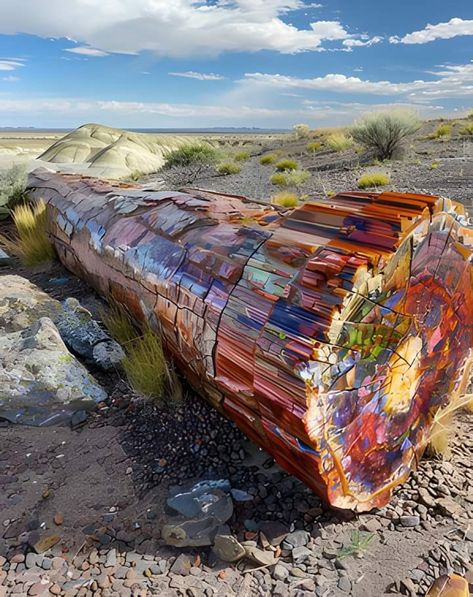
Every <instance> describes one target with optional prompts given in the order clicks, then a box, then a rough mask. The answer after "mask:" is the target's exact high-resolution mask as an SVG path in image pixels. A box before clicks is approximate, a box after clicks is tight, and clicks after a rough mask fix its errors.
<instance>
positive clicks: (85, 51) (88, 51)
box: [65, 46, 108, 56]
mask: <svg viewBox="0 0 473 597" xmlns="http://www.w3.org/2000/svg"><path fill="white" fill-rule="evenodd" d="M65 52H72V53H73V54H80V55H82V56H108V52H104V51H103V50H98V49H97V48H87V47H82V46H79V47H77V48H66V49H65Z"/></svg>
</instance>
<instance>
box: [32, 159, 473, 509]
mask: <svg viewBox="0 0 473 597" xmlns="http://www.w3.org/2000/svg"><path fill="white" fill-rule="evenodd" d="M29 187H30V192H31V194H32V196H33V197H35V198H37V199H39V198H43V199H44V200H45V201H46V202H47V207H48V212H49V220H50V235H51V238H52V240H53V242H54V244H55V246H56V250H57V253H58V255H59V258H60V259H61V261H62V262H63V263H64V264H65V266H66V267H68V268H69V269H70V270H71V271H73V272H74V273H76V274H77V275H79V276H81V277H82V278H84V279H85V280H87V281H88V282H89V283H90V284H91V285H92V286H94V287H95V288H96V289H97V290H98V291H99V292H100V293H101V294H102V295H104V296H105V297H107V298H108V299H110V300H113V301H116V302H118V303H121V304H123V305H124V306H126V308H127V309H128V310H129V312H130V313H131V314H133V316H134V317H135V318H136V319H138V320H146V321H149V322H150V323H151V324H152V325H154V326H155V328H156V330H157V331H158V330H159V332H160V333H161V335H162V338H163V340H164V342H165V345H166V347H167V350H168V351H169V353H170V354H171V355H172V357H173V359H174V360H175V362H176V363H177V365H178V366H179V367H180V369H181V371H182V373H183V374H184V375H185V377H186V378H187V380H188V381H189V382H190V383H191V384H192V386H193V387H194V388H195V389H196V390H197V391H198V392H199V393H201V394H202V395H203V396H205V397H206V398H207V399H208V400H209V401H210V402H211V403H212V404H213V405H214V406H215V407H216V408H218V409H219V410H220V411H221V412H222V413H224V414H225V415H226V416H227V417H229V418H230V419H232V420H233V421H235V422H236V424H237V425H238V426H239V427H240V428H241V429H242V430H243V431H244V432H245V433H246V434H247V435H248V436H249V437H250V438H251V439H252V440H254V441H255V442H257V443H258V444H259V445H260V446H262V447H263V448H264V449H265V450H267V451H268V452H269V453H270V454H271V455H272V456H273V457H274V458H275V459H276V461H278V462H279V464H280V465H281V466H282V467H283V468H285V469H286V470H287V471H289V472H290V473H292V474H294V475H296V476H297V477H299V478H300V479H302V480H303V481H304V482H305V483H306V484H307V485H308V486H309V487H311V488H312V489H313V490H314V491H316V492H317V493H318V494H320V495H321V496H322V497H323V498H324V499H326V500H327V501H328V502H329V503H330V504H332V505H333V506H334V507H338V508H350V509H354V510H358V511H364V510H369V509H371V508H373V507H381V506H383V505H384V504H386V503H387V501H388V500H389V497H390V493H391V490H392V488H393V487H395V486H396V485H398V484H399V483H402V482H403V481H405V480H406V478H407V477H408V475H409V472H410V470H411V469H412V468H413V467H415V466H416V464H417V462H418V461H419V458H420V457H421V455H422V452H423V450H424V448H425V446H426V444H427V442H428V440H429V433H430V429H431V426H432V422H433V420H434V417H435V416H436V414H438V413H439V412H441V410H442V409H444V408H446V407H447V406H448V405H449V404H450V403H451V402H452V401H454V400H456V399H457V397H458V396H459V395H461V393H462V392H463V391H464V385H465V382H466V379H467V374H468V370H469V366H470V353H471V348H472V345H473V342H472V340H473V337H472V335H473V327H472V326H473V285H472V266H471V258H472V247H473V233H472V230H471V229H470V228H469V227H468V221H467V218H466V215H465V212H464V209H463V208H462V206H461V205H460V204H458V203H455V202H453V201H450V200H448V199H443V198H439V197H431V196H425V195H415V194H400V193H390V192H386V193H381V194H377V193H364V192H363V193H361V192H350V193H342V194H339V195H337V196H335V197H331V198H330V199H325V200H314V201H308V202H306V203H304V204H303V205H302V206H301V207H299V208H297V209H294V210H292V211H288V210H282V209H280V208H277V207H275V206H270V205H267V204H262V203H256V202H252V201H250V200H247V199H245V198H243V197H236V196H229V195H221V194H216V193H211V192H206V191H197V190H188V191H181V192H171V191H153V190H147V189H146V188H142V187H137V186H132V185H125V184H116V185H112V184H110V183H108V182H103V181H99V180H95V179H91V178H82V177H80V176H75V175H59V174H53V173H51V172H46V171H45V170H37V171H35V172H34V173H33V174H32V175H30V180H29Z"/></svg>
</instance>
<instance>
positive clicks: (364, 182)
mask: <svg viewBox="0 0 473 597" xmlns="http://www.w3.org/2000/svg"><path fill="white" fill-rule="evenodd" d="M389 181H390V179H389V176H388V175H387V174H384V172H369V173H368V174H364V175H363V176H360V178H359V179H358V188H359V189H371V188H374V187H384V186H385V185H387V184H389Z"/></svg>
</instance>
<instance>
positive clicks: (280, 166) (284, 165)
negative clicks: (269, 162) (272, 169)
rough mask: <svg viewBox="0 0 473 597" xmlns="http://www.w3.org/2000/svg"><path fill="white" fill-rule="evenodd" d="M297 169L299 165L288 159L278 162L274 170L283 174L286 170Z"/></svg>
mask: <svg viewBox="0 0 473 597" xmlns="http://www.w3.org/2000/svg"><path fill="white" fill-rule="evenodd" d="M298 167H299V165H298V163H297V162H296V160H290V159H288V158H286V159H284V160H279V162H278V163H277V164H276V170H277V171H278V172H285V171H286V170H297V168H298Z"/></svg>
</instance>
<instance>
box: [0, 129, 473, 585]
mask: <svg viewBox="0 0 473 597" xmlns="http://www.w3.org/2000/svg"><path fill="white" fill-rule="evenodd" d="M432 127H433V128H434V125H432ZM462 143H463V141H460V140H459V139H458V140H457V139H454V140H452V141H449V142H447V143H439V142H433V141H428V142H427V141H422V140H421V141H419V142H418V143H416V144H414V149H413V151H415V152H416V153H417V155H418V156H420V157H419V158H416V159H420V160H421V163H420V164H418V163H414V160H413V159H411V158H410V161H408V160H405V161H402V162H393V163H392V164H391V165H390V166H389V168H390V171H391V175H392V181H393V186H394V187H395V188H396V189H398V190H410V191H414V190H417V191H422V190H424V191H429V192H436V193H445V194H448V195H449V196H451V197H454V198H457V199H460V200H462V201H463V202H465V203H466V204H467V205H471V198H472V195H473V191H472V190H471V189H472V185H471V184H467V181H468V180H469V181H470V182H471V180H472V178H473V177H472V156H471V155H470V156H468V151H469V150H468V148H469V147H471V146H472V145H473V144H472V145H466V147H467V150H465V149H462V148H461V144H462ZM301 151H302V146H301V144H300V143H299V144H298V143H296V142H294V143H292V144H289V145H288V147H287V153H288V154H289V155H296V156H299V154H300V153H301ZM425 151H428V152H429V153H427V154H425V155H424V154H423V153H422V152H425ZM356 157H357V156H356V155H355V154H352V153H350V152H348V153H347V154H345V155H340V154H335V155H334V154H332V155H327V156H325V157H324V156H323V155H321V156H318V157H317V158H315V157H314V158H313V157H311V156H307V155H305V156H304V157H300V156H299V159H300V161H301V163H302V165H303V166H304V167H305V168H328V169H326V170H319V171H316V170H313V171H312V173H313V176H312V179H311V182H310V184H309V185H308V186H307V189H304V192H306V191H307V193H309V192H311V193H313V194H317V193H320V192H323V189H325V192H326V191H329V190H330V191H332V190H333V191H341V190H346V189H347V188H353V187H354V186H355V184H356V179H357V177H358V175H359V171H358V170H353V168H352V169H350V168H349V167H348V166H347V164H349V163H350V162H351V161H352V160H353V159H354V158H356ZM434 160H436V161H438V162H439V163H440V167H439V168H437V169H430V168H429V167H428V165H429V164H431V163H432V161H434ZM337 164H338V165H337ZM337 168H338V169H337ZM385 168H386V166H383V167H377V168H375V169H377V170H378V169H385ZM271 172H272V168H271V166H269V167H268V166H267V167H262V166H260V165H259V162H258V159H257V158H252V159H250V160H249V161H248V162H246V163H244V165H243V170H242V173H241V174H239V175H234V176H228V177H218V178H211V179H208V180H200V181H198V186H202V187H203V186H207V187H210V188H214V189H216V190H221V191H224V192H234V193H239V194H245V195H247V196H253V197H255V198H262V199H267V198H268V197H269V196H270V195H271V193H272V192H273V189H272V188H270V185H268V184H267V182H266V181H267V179H268V178H269V174H270V173H271ZM317 172H318V173H317ZM262 173H263V174H264V176H263V174H262ZM153 180H154V181H155V182H156V180H157V177H155V178H154V179H153V178H149V179H148V182H153ZM437 185H438V186H437ZM196 186H197V185H196ZM310 189H312V190H310ZM2 227H4V226H2ZM13 270H14V271H15V273H18V274H20V275H24V276H25V277H28V278H30V279H31V280H32V281H34V282H35V283H36V284H38V285H39V286H41V287H42V288H44V289H45V290H47V291H48V292H49V293H50V294H52V295H53V296H55V298H58V299H62V298H64V297H66V296H76V297H78V298H80V300H81V302H82V304H84V306H86V307H87V308H88V309H89V310H91V311H92V312H94V313H95V314H99V313H100V309H101V308H102V303H101V301H100V299H99V298H98V297H97V296H96V295H95V294H94V293H93V292H92V291H90V290H89V289H88V288H87V287H86V286H85V285H84V284H83V283H82V282H81V281H80V280H78V279H77V278H75V277H73V276H71V275H70V274H68V273H67V272H66V271H65V270H63V268H62V267H61V266H60V265H59V264H55V265H53V266H52V268H50V269H47V270H34V271H32V270H24V269H22V268H19V267H15V268H2V270H1V271H0V276H1V273H3V272H4V273H12V271H13ZM0 280H1V278H0ZM93 373H94V374H95V375H96V376H97V377H98V379H99V381H100V382H101V383H102V384H103V385H104V387H105V388H106V389H107V391H108V394H109V396H110V398H109V401H108V402H107V403H106V404H103V405H101V408H100V409H99V410H98V411H97V412H96V413H94V414H93V415H92V416H91V417H90V418H89V419H88V420H87V422H86V423H85V424H84V425H83V426H82V427H80V428H79V429H75V430H71V429H70V428H68V427H48V428H41V429H40V428H31V427H21V426H14V425H10V424H7V423H1V422H0V445H1V446H2V449H1V451H0V495H2V499H1V500H0V597H2V596H3V595H14V594H16V595H50V594H52V595H65V596H67V597H73V596H76V595H77V596H89V595H94V596H100V595H102V596H104V597H105V596H109V595H120V596H122V595H123V596H125V597H126V596H128V595H143V596H145V595H146V596H147V595H160V596H181V595H182V596H184V595H186V596H187V595H189V596H196V597H200V596H203V595H205V596H209V597H210V596H215V595H217V596H220V595H221V596H222V597H223V596H227V595H239V596H240V595H242V596H253V595H255V596H256V595H261V596H266V595H268V596H269V595H274V596H276V597H277V596H280V597H283V596H286V595H287V596H292V595H296V596H300V597H304V596H307V597H309V596H312V595H317V596H318V597H322V596H324V597H332V596H333V597H343V596H345V595H353V596H355V597H380V596H382V595H389V594H402V595H411V596H415V595H425V592H426V590H427V588H428V587H429V586H430V584H431V583H432V582H433V580H434V579H435V578H437V577H438V576H439V575H441V574H443V573H446V572H450V571H456V572H457V573H459V574H462V575H465V576H466V577H467V578H468V580H469V582H470V583H472V582H473V567H472V565H471V563H470V562H471V550H472V547H473V524H472V521H473V468H472V464H473V434H472V432H471V431H472V426H471V414H467V413H460V414H459V415H458V417H457V420H456V421H455V425H454V431H455V433H454V438H453V441H452V447H451V454H450V456H449V458H448V459H446V460H439V459H435V458H424V459H423V460H422V462H421V463H420V466H419V469H418V471H417V472H416V473H414V474H412V475H411V477H410V479H409V481H408V482H407V483H406V484H405V485H403V486H402V487H400V488H398V489H397V490H396V491H395V493H394V496H393V499H392V501H391V503H390V504H389V505H388V506H387V507H386V508H383V509H382V510H378V511H375V512H372V513H370V514H364V515H360V516H358V515H354V514H352V513H349V512H348V513H347V512H336V511H333V510H329V509H327V508H326V507H325V506H324V504H323V503H321V501H320V500H319V499H318V498H317V497H316V496H315V495H314V494H312V493H311V492H310V491H309V490H308V489H307V488H306V487H305V486H304V485H303V484H302V483H300V482H299V481H298V480H297V479H295V478H293V477H291V476H290V475H288V474H287V473H285V472H284V471H282V470H281V469H280V468H279V467H278V466H277V465H276V464H275V463H274V462H273V460H272V459H271V458H270V457H269V456H268V455H267V454H265V453H264V452H263V451H261V450H259V449H258V448H256V447H255V446H254V445H253V444H251V443H250V442H249V441H248V440H247V439H246V438H245V437H244V436H243V435H242V434H241V433H240V432H239V430H238V429H237V428H236V427H235V426H234V424H233V423H231V422H230V421H227V420H226V419H223V418H222V417H221V416H220V415H219V414H218V413H217V412H215V411H214V410H213V409H212V408H210V407H209V406H208V405H207V404H206V403H205V402H204V401H202V400H200V399H199V398H198V397H197V396H195V394H193V393H192V392H191V391H190V390H189V389H187V388H186V387H185V386H184V396H185V398H184V401H183V403H182V404H181V405H180V406H179V407H177V408H174V409H173V410H169V409H162V408H158V407H157V406H156V405H153V404H152V403H149V402H146V401H144V400H143V399H141V398H139V397H137V396H136V395H134V394H133V392H132V391H131V390H130V389H129V388H128V386H127V385H126V384H125V383H124V382H123V380H122V379H120V376H119V375H116V374H107V375H104V374H100V373H98V372H97V371H93ZM208 478H211V479H227V480H228V481H229V482H230V484H231V486H232V488H233V489H238V490H241V491H243V492H245V494H248V495H247V497H248V500H247V501H239V499H237V497H234V500H233V508H234V509H233V515H232V517H231V518H230V520H229V521H228V523H227V524H228V525H229V532H230V533H231V534H232V535H233V537H235V539H236V541H238V542H239V543H240V544H241V543H244V544H245V545H246V546H250V547H254V548H259V549H260V550H262V551H263V552H265V553H271V555H273V556H275V557H276V558H277V560H278V561H277V564H275V565H274V564H272V565H270V566H268V565H264V564H261V563H260V564H258V563H255V562H254V561H250V560H248V559H244V560H242V561H240V562H239V563H238V564H228V563H225V562H223V561H221V560H219V559H218V558H217V557H216V555H215V554H214V552H213V551H212V549H211V548H179V549H178V548H175V547H170V546H167V545H165V543H164V541H163V539H162V529H163V525H164V524H165V523H166V522H167V521H168V516H169V510H168V508H167V506H166V497H167V495H168V490H169V487H170V486H171V485H174V484H176V483H188V482H194V481H197V480H202V479H208ZM235 496H238V493H235Z"/></svg>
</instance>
